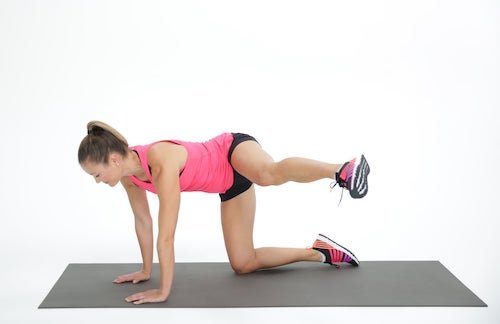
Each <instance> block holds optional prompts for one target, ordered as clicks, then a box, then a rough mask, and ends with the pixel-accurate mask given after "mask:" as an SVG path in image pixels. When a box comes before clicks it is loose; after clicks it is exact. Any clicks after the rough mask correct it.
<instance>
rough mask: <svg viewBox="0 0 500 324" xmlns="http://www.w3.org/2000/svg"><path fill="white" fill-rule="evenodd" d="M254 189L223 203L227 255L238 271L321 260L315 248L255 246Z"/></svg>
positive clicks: (223, 227) (222, 216)
mask: <svg viewBox="0 0 500 324" xmlns="http://www.w3.org/2000/svg"><path fill="white" fill-rule="evenodd" d="M255 204H256V203H255V189H254V187H253V186H252V187H250V189H248V190H247V191H245V192H244V193H242V194H240V195H238V196H236V197H235V198H233V199H230V200H228V201H225V202H222V203H221V221H222V230H223V233H224V242H225V244H226V250H227V254H228V256H229V261H230V263H231V266H232V268H233V269H234V271H235V272H237V273H247V272H252V271H255V270H258V269H265V268H272V267H276V266H280V265H285V264H289V263H293V262H298V261H318V262H319V261H322V256H321V253H320V252H318V251H316V250H313V249H306V248H303V249H300V248H277V247H263V248H258V249H255V248H254V245H253V224H254V219H255Z"/></svg>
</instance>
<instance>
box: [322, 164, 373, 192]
mask: <svg viewBox="0 0 500 324" xmlns="http://www.w3.org/2000/svg"><path fill="white" fill-rule="evenodd" d="M369 173H370V166H369V165H368V162H367V161H366V159H365V156H364V155H361V156H359V157H357V158H354V159H352V160H351V161H349V162H346V163H344V165H342V167H341V168H340V170H339V171H338V172H337V173H335V182H333V183H332V185H330V188H332V189H333V188H334V187H335V186H336V185H337V184H338V185H339V186H340V187H341V188H346V189H347V190H348V191H349V194H350V195H351V197H352V198H356V199H357V198H363V197H364V196H366V194H367V193H368V174H369Z"/></svg>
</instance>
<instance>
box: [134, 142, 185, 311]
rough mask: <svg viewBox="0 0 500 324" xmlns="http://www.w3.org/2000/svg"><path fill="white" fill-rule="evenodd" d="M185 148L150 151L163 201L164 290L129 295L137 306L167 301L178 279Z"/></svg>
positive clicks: (160, 218)
mask: <svg viewBox="0 0 500 324" xmlns="http://www.w3.org/2000/svg"><path fill="white" fill-rule="evenodd" d="M186 155H187V153H186V151H185V149H184V148H183V147H182V146H179V145H176V144H171V143H158V144H155V145H154V146H152V147H151V149H150V150H149V152H148V161H149V164H150V166H151V170H152V174H153V183H154V185H155V189H156V192H157V194H158V199H159V203H160V205H159V214H158V239H157V249H158V258H159V260H160V287H159V289H152V290H148V291H145V292H141V293H138V294H134V295H132V296H129V297H128V298H127V299H126V300H127V301H129V302H132V301H133V302H134V303H135V304H142V303H148V302H161V301H165V300H166V299H167V298H168V296H169V294H170V289H171V287H172V281H173V278H174V265H175V255H174V236H175V228H176V226H177V218H178V214H179V206H180V184H179V173H180V170H181V169H182V167H183V166H184V163H185V160H186Z"/></svg>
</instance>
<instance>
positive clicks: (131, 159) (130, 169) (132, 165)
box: [123, 150, 145, 178]
mask: <svg viewBox="0 0 500 324" xmlns="http://www.w3.org/2000/svg"><path fill="white" fill-rule="evenodd" d="M123 162H124V166H123V175H124V176H125V177H129V176H136V177H138V178H141V177H143V176H145V172H144V170H143V169H142V166H141V160H139V156H137V154H136V153H135V152H134V151H132V150H129V151H128V154H127V158H126V159H125V160H124V161H123Z"/></svg>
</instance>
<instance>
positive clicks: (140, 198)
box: [113, 178, 153, 283]
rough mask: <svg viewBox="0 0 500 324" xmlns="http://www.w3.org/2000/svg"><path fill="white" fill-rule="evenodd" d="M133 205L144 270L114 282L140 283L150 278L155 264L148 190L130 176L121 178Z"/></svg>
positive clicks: (120, 277) (123, 276) (118, 278)
mask: <svg viewBox="0 0 500 324" xmlns="http://www.w3.org/2000/svg"><path fill="white" fill-rule="evenodd" d="M121 183H122V185H123V187H124V188H125V191H126V192H127V196H128V199H129V202H130V206H131V207H132V212H133V214H134V220H135V232H136V235H137V240H138V241H139V246H140V249H141V254H142V262H143V266H142V270H141V271H139V272H134V273H131V274H126V275H122V276H119V277H117V278H116V279H115V280H114V281H113V282H115V283H123V282H128V281H132V282H133V283H138V282H140V281H144V280H148V279H149V278H150V276H151V271H152V264H153V222H152V219H151V213H150V211H149V204H148V200H147V197H146V191H145V190H143V189H141V188H139V187H137V186H135V185H134V184H133V183H132V181H130V179H128V178H124V179H122V180H121Z"/></svg>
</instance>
